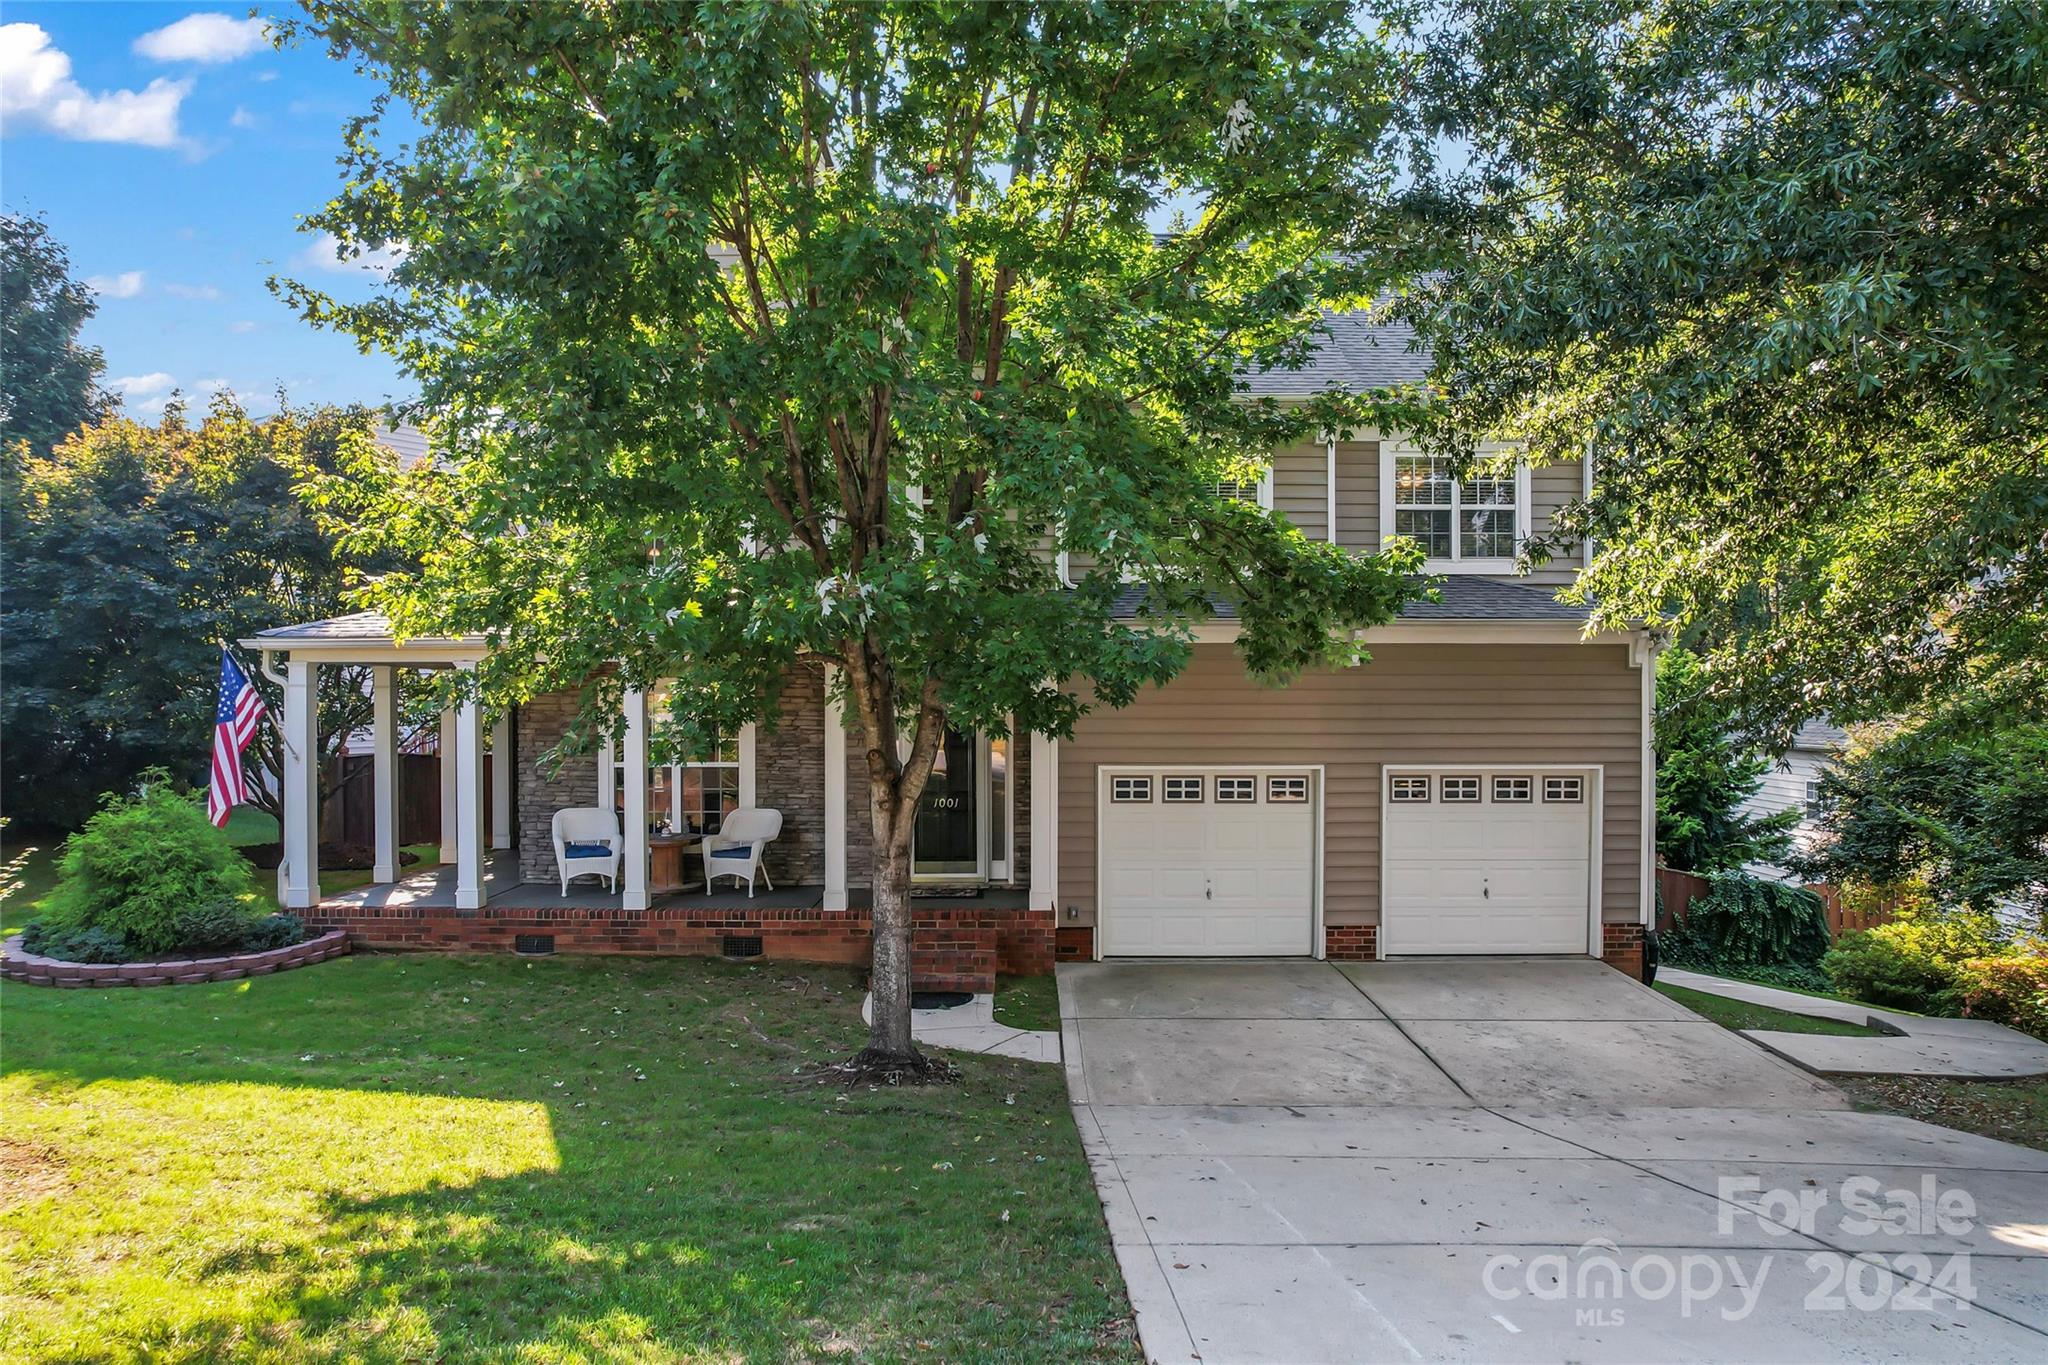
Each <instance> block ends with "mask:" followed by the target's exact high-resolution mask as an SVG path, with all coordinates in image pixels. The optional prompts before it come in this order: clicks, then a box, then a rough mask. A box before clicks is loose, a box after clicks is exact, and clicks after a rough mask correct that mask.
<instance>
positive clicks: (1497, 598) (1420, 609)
mask: <svg viewBox="0 0 2048 1365" xmlns="http://www.w3.org/2000/svg"><path fill="white" fill-rule="evenodd" d="M1437 593H1438V596H1439V597H1441V598H1442V599H1443V600H1442V601H1439V602H1410V603H1409V604H1408V605H1407V606H1405V607H1403V608H1402V609H1401V619H1402V620H1403V621H1583V620H1585V619H1586V618H1587V617H1588V616H1590V615H1591V614H1592V613H1591V612H1589V611H1587V610H1586V608H1584V607H1574V606H1572V605H1570V604H1569V603H1566V602H1560V601H1558V600H1557V599H1556V598H1555V597H1553V596H1551V595H1550V593H1549V592H1548V591H1546V590H1545V589H1542V588H1537V587H1531V586H1530V585H1528V584H1526V583H1503V582H1501V581H1500V580H1499V579H1495V578H1474V577H1472V576H1470V575H1469V574H1451V575H1449V576H1448V577H1446V578H1444V579H1443V581H1442V582H1440V583H1438V584H1437Z"/></svg>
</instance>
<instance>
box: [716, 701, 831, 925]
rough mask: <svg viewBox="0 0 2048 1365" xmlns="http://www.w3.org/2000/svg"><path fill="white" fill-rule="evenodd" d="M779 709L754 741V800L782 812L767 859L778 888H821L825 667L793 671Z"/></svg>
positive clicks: (769, 871)
mask: <svg viewBox="0 0 2048 1365" xmlns="http://www.w3.org/2000/svg"><path fill="white" fill-rule="evenodd" d="M779 712H780V718H779V719H778V721H777V722H776V724H775V725H774V726H773V727H772V728H771V727H770V726H767V725H761V726H758V727H757V728H756V730H755V739H754V800H755V801H756V802H757V803H758V804H760V805H762V806H765V807H771V808H773V809H775V810H779V811H781V812H782V833H781V834H780V835H779V836H778V837H777V838H776V840H775V842H774V843H772V844H770V845H768V850H767V852H766V853H765V854H764V855H763V861H764V862H766V864H767V866H768V876H769V878H770V879H771V880H773V881H774V883H775V884H776V885H777V886H816V885H818V884H820V883H822V882H823V881H824V880H825V671H824V669H823V667H821V666H819V665H816V664H811V665H805V666H802V667H799V668H797V669H795V670H794V671H793V672H792V673H791V674H790V677H789V682H788V684H787V685H786V686H785V687H784V688H783V692H782V704H781V707H780V708H779ZM691 875H692V876H695V875H696V868H695V866H694V864H693V865H692V868H691ZM719 885H721V886H726V885H730V883H726V882H720V883H719Z"/></svg>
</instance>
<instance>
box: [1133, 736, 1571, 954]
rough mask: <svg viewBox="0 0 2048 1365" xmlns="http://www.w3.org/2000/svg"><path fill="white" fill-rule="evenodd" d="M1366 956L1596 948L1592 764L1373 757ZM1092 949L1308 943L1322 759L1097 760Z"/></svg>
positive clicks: (1316, 910) (1210, 950)
mask: <svg viewBox="0 0 2048 1365" xmlns="http://www.w3.org/2000/svg"><path fill="white" fill-rule="evenodd" d="M1380 780H1381V788H1380V801H1379V816H1380V820H1379V826H1380V870H1379V879H1378V880H1379V892H1380V894H1379V905H1380V927H1379V931H1378V944H1379V951H1380V954H1381V955H1382V956H1405V955H1422V954H1449V953H1574V954H1578V953H1587V952H1594V953H1597V952H1598V951H1599V943H1598V939H1597V937H1596V935H1597V932H1598V931H1597V916H1596V915H1594V914H1593V911H1592V907H1593V906H1594V904H1595V902H1596V897H1597V894H1598V886H1597V868H1598V861H1597V859H1596V858H1595V857H1594V856H1593V851H1594V838H1593V835H1594V830H1595V821H1594V818H1593V816H1594V811H1595V810H1596V809H1597V805H1598V800H1599V791H1598V787H1599V771H1598V770H1597V769H1595V768H1577V767H1550V766H1516V767H1508V766H1502V767H1497V768H1496V767H1459V768H1455V769H1453V768H1430V767H1422V766H1417V767H1412V768H1411V767H1393V766H1389V767H1386V768H1384V769H1383V770H1382V771H1381V773H1380ZM1097 781H1098V790H1097V807H1096V809H1097V820H1098V825H1097V857H1098V885H1099V887H1100V900H1099V909H1098V916H1099V917H1098V927H1097V934H1098V935H1099V943H1100V952H1101V954H1102V955H1103V956H1105V957H1119V956H1140V957H1192V956H1275V957H1278V956H1310V955H1313V954H1314V953H1315V951H1316V948H1317V945H1318V944H1319V942H1320V941H1321V937H1322V895H1323V885H1322V883H1323V865H1324V842H1325V839H1326V838H1328V839H1336V838H1342V837H1344V830H1343V829H1342V828H1338V829H1334V830H1333V829H1330V828H1328V827H1327V823H1326V821H1325V819H1324V815H1323V804H1324V792H1323V786H1324V772H1323V770H1322V769H1321V768H1316V767H1307V768H1282V767H1273V768H1265V767H1254V766H1247V767H1233V768H1213V769H1212V768H1195V767H1178V766H1148V767H1134V768H1110V767H1104V768H1102V769H1100V770H1099V771H1098V774H1097Z"/></svg>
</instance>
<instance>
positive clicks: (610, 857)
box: [554, 806, 626, 896]
mask: <svg viewBox="0 0 2048 1365" xmlns="http://www.w3.org/2000/svg"><path fill="white" fill-rule="evenodd" d="M554 834H555V870H556V871H558V872H560V873H561V874H562V894H563V895H565V896H566V895H568V894H569V883H570V882H571V881H573V880H574V879H576V878H577V877H603V878H604V879H605V881H606V882H607V883H609V884H610V886H611V889H612V890H614V891H616V890H618V889H619V855H620V853H621V851H622V850H624V848H625V846H626V841H625V840H624V839H622V838H620V837H619V817H618V816H617V815H616V814H615V813H613V812H612V811H608V810H606V809H605V808H604V807H602V806H571V807H569V808H567V809H565V810H558V811H556V812H555V821H554ZM599 848H601V849H603V850H604V851H603V852H601V853H600V852H593V851H592V850H595V849H599Z"/></svg>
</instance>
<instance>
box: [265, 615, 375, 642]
mask: <svg viewBox="0 0 2048 1365" xmlns="http://www.w3.org/2000/svg"><path fill="white" fill-rule="evenodd" d="M256 638H257V639H259V640H309V641H310V640H388V639H390V638H391V621H390V618H388V617H386V616H385V615H384V613H383V612H381V611H358V612H351V613H350V614H349V615H347V616H330V617H328V618H327V619H326V620H325V621H305V622H301V623H300V624H298V625H295V626H272V627H271V628H270V629H269V630H259V631H257V632H256Z"/></svg>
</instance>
